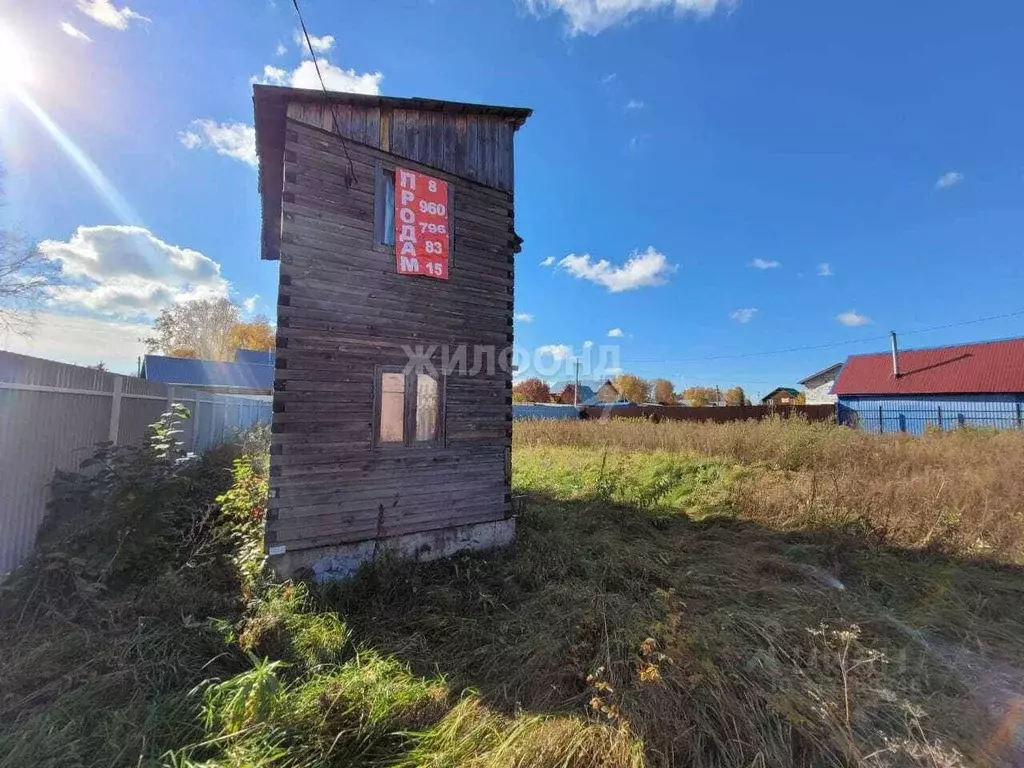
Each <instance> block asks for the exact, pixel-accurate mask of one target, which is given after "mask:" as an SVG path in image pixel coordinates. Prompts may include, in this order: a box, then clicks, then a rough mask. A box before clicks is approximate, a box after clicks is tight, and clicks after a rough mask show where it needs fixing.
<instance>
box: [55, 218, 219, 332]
mask: <svg viewBox="0 0 1024 768" xmlns="http://www.w3.org/2000/svg"><path fill="white" fill-rule="evenodd" d="M39 251H40V253H42V254H43V256H45V257H46V258H48V259H50V260H52V261H54V262H56V263H58V264H59V265H60V272H61V278H62V280H63V282H61V284H59V285H56V286H53V287H52V288H51V289H50V303H51V304H53V305H58V306H62V307H65V308H70V309H85V310H89V311H91V312H97V313H100V314H106V315H113V316H117V317H153V316H155V315H156V314H157V313H159V311H160V310H161V309H163V308H164V307H166V306H168V305H169V304H172V303H174V302H176V301H188V300H190V299H196V298H218V297H221V296H227V294H228V290H229V288H230V285H229V284H228V282H227V280H225V279H224V278H223V276H222V275H221V271H220V264H218V263H217V262H216V261H214V260H213V259H211V258H209V257H207V256H204V255H203V254H202V253H199V252H198V251H194V250H192V249H190V248H182V247H181V246H177V245H171V244H169V243H166V242H164V241H163V240H160V239H159V238H157V237H156V236H154V235H153V234H152V233H151V232H150V231H149V230H148V229H145V228H144V227H136V226H123V225H103V226H96V227H79V228H78V229H77V230H76V231H75V234H74V235H72V236H71V238H70V239H68V240H67V241H62V240H44V241H43V242H41V243H40V244H39Z"/></svg>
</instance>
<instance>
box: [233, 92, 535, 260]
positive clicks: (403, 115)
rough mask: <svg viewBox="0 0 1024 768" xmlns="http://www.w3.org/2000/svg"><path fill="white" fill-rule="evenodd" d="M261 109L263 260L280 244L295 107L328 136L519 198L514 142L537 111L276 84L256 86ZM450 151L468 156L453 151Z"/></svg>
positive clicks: (258, 151)
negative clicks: (515, 189)
mask: <svg viewBox="0 0 1024 768" xmlns="http://www.w3.org/2000/svg"><path fill="white" fill-rule="evenodd" d="M253 105H254V108H255V113H256V154H257V156H258V158H259V187H260V197H261V200H262V205H263V216H262V219H263V222H262V223H263V226H262V232H263V237H262V247H261V255H262V258H264V259H275V260H276V259H277V258H278V256H279V253H278V249H279V246H280V243H279V238H280V228H281V189H282V186H283V184H284V164H285V158H284V143H285V123H286V120H287V118H288V117H289V105H299V106H298V107H293V111H294V110H296V109H298V110H299V111H304V112H305V114H304V118H305V120H304V121H305V122H307V123H310V124H314V125H315V124H318V123H319V127H320V128H322V129H323V130H325V131H331V132H334V133H338V134H340V135H341V136H342V137H344V138H345V139H346V140H348V141H355V142H359V143H360V144H366V145H369V146H372V147H376V148H378V149H381V150H383V151H385V152H388V153H390V154H393V155H395V156H397V157H401V158H405V159H408V160H411V161H413V162H417V163H421V164H423V165H426V166H430V167H432V168H437V169H439V170H442V171H445V172H447V173H450V174H452V175H454V176H460V177H463V178H467V179H469V180H470V181H475V182H478V183H480V184H484V185H487V186H490V187H494V188H495V189H500V190H502V191H505V192H512V189H513V186H514V178H513V158H512V153H513V141H512V137H513V135H514V133H515V132H516V131H517V130H518V129H519V128H520V127H521V126H522V125H523V123H525V122H526V120H527V118H529V117H530V115H532V114H533V110H531V109H526V108H523V107H501V106H494V105H490V104H468V103H463V102H457V101H440V100H438V99H422V98H395V97H392V96H368V95H365V94H359V93H344V92H341V91H329V92H324V91H322V90H311V89H303V88H284V87H280V86H273V85H256V86H254V87H253ZM325 107H326V108H327V109H326V110H325ZM410 116H414V117H415V119H410ZM424 116H426V117H427V118H428V119H424ZM449 147H457V148H459V150H460V151H446V150H447V148H449ZM467 158H472V159H473V162H470V161H469V160H467Z"/></svg>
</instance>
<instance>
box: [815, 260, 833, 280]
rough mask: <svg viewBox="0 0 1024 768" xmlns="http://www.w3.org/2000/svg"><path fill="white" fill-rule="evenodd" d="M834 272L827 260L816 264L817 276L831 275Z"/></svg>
mask: <svg viewBox="0 0 1024 768" xmlns="http://www.w3.org/2000/svg"><path fill="white" fill-rule="evenodd" d="M834 274H835V272H833V271H832V265H831V264H829V263H828V262H827V261H823V262H821V264H819V265H818V277H832V276H833V275H834Z"/></svg>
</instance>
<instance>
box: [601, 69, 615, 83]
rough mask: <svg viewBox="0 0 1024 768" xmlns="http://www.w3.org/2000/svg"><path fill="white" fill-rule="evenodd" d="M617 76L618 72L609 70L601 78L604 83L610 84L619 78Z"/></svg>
mask: <svg viewBox="0 0 1024 768" xmlns="http://www.w3.org/2000/svg"><path fill="white" fill-rule="evenodd" d="M617 77H618V74H617V73H615V72H609V73H608V74H607V75H605V76H604V77H602V78H601V83H602V84H603V85H609V84H610V83H612V82H614V81H615V78H617Z"/></svg>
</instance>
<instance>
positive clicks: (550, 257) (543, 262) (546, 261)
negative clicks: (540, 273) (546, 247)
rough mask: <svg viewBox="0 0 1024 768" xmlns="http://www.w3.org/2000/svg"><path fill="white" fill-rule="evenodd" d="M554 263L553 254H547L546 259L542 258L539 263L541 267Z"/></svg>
mask: <svg viewBox="0 0 1024 768" xmlns="http://www.w3.org/2000/svg"><path fill="white" fill-rule="evenodd" d="M554 263H555V257H554V256H548V257H547V258H546V259H544V261H542V262H541V263H540V265H541V266H542V267H550V266H551V265H552V264H554Z"/></svg>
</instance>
